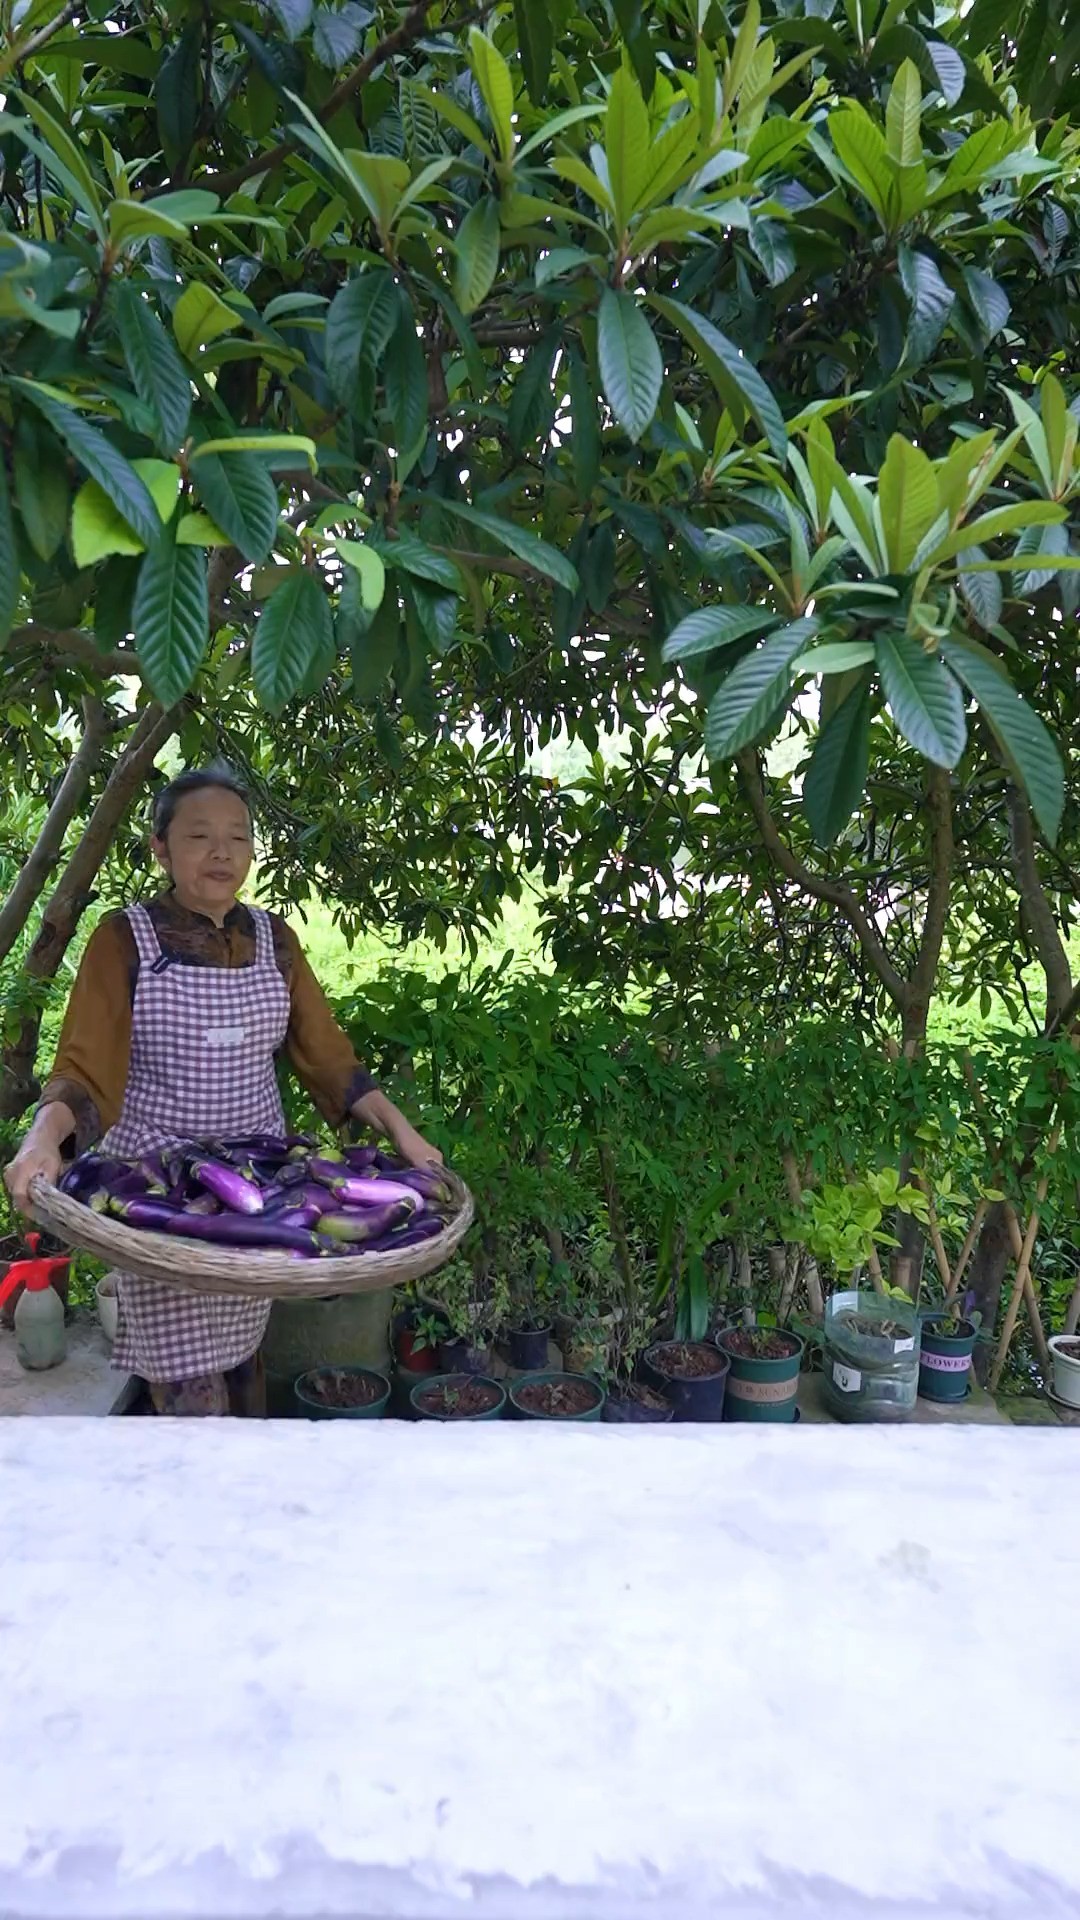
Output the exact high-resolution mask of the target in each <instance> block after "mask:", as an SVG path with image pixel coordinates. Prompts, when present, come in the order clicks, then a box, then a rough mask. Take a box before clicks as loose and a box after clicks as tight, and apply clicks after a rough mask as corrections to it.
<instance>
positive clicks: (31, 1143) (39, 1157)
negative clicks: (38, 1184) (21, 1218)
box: [4, 1139, 63, 1215]
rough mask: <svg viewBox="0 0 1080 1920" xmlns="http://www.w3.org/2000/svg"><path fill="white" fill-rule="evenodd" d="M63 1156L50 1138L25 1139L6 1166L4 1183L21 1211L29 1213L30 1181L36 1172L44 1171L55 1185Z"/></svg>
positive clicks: (47, 1178) (46, 1176)
mask: <svg viewBox="0 0 1080 1920" xmlns="http://www.w3.org/2000/svg"><path fill="white" fill-rule="evenodd" d="M62 1166H63V1156H62V1154H61V1152H60V1149H59V1147H54V1146H53V1145H52V1142H51V1141H49V1140H33V1139H29V1140H24V1141H23V1144H22V1146H21V1147H20V1148H19V1151H18V1153H17V1154H16V1155H15V1158H14V1160H12V1161H10V1162H9V1164H8V1165H7V1166H6V1167H5V1168H4V1185H5V1186H6V1188H7V1190H8V1192H9V1193H10V1195H11V1198H12V1200H13V1201H14V1203H15V1205H16V1207H17V1208H18V1210H19V1212H20V1213H23V1214H27V1215H29V1212H30V1199H29V1189H30V1182H31V1180H32V1179H33V1178H34V1175H35V1174H36V1173H43V1174H44V1176H45V1178H46V1180H49V1181H51V1182H52V1184H53V1185H54V1186H55V1185H56V1182H57V1180H58V1179H59V1178H60V1169H61V1167H62Z"/></svg>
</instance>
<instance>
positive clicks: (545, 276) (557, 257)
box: [534, 247, 602, 287]
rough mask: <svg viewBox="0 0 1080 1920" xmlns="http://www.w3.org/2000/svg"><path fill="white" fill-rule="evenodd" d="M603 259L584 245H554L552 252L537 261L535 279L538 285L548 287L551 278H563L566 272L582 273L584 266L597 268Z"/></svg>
mask: <svg viewBox="0 0 1080 1920" xmlns="http://www.w3.org/2000/svg"><path fill="white" fill-rule="evenodd" d="M601 264H602V263H601V261H600V260H599V258H598V257H597V255H596V254H594V253H586V252H585V249H584V247H552V249H551V252H550V253H545V254H544V256H543V258H542V259H540V260H538V261H537V263H536V273H535V276H534V277H535V280H536V284H537V287H546V286H547V285H548V283H549V281H551V280H559V279H561V277H562V275H563V274H564V273H580V271H581V269H582V268H583V267H592V268H596V267H599V266H600V265H601Z"/></svg>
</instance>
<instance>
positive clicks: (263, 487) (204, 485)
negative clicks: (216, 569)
mask: <svg viewBox="0 0 1080 1920" xmlns="http://www.w3.org/2000/svg"><path fill="white" fill-rule="evenodd" d="M191 477H192V480H193V481H194V483H195V486H196V489H197V490H198V494H199V497H200V499H201V500H202V503H203V505H204V507H205V508H206V511H207V513H208V514H209V515H210V518H211V520H212V521H213V522H214V525H215V526H218V527H220V528H221V531H222V533H227V534H228V536H229V539H230V540H231V541H232V543H233V545H234V546H235V547H239V549H240V551H241V553H242V554H243V555H244V558H245V559H246V560H253V561H255V562H256V564H258V563H260V562H261V561H263V560H266V559H268V558H269V556H270V554H271V553H272V552H273V548H274V541H275V540H276V539H277V530H278V496H277V488H276V487H275V485H274V482H273V480H272V479H271V477H270V475H269V474H268V473H267V471H266V468H265V467H264V466H263V464H262V462H261V460H259V459H257V458H256V456H255V455H254V454H252V453H207V454H200V453H199V449H198V448H197V447H196V449H195V454H194V456H193V458H192V462H191Z"/></svg>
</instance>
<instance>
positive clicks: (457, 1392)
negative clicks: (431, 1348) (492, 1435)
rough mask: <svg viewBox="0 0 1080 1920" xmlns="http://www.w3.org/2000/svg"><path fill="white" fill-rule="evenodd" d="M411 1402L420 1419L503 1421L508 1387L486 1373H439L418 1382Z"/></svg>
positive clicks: (416, 1415)
mask: <svg viewBox="0 0 1080 1920" xmlns="http://www.w3.org/2000/svg"><path fill="white" fill-rule="evenodd" d="M440 1400H441V1401H442V1405H441V1407H440V1405H439V1402H440ZM409 1405H410V1407H411V1409H412V1413H413V1417H414V1418H415V1419H417V1420H441V1421H446V1422H453V1421H457V1420H501V1419H502V1417H503V1414H504V1413H505V1412H506V1389H505V1387H502V1386H500V1384H499V1382H498V1381H497V1380H491V1379H489V1378H488V1376H487V1375H486V1374H482V1373H436V1374H433V1375H432V1377H431V1379H429V1380H421V1381H419V1382H418V1384H417V1385H416V1386H415V1387H414V1388H413V1390H412V1392H411V1393H410V1395H409Z"/></svg>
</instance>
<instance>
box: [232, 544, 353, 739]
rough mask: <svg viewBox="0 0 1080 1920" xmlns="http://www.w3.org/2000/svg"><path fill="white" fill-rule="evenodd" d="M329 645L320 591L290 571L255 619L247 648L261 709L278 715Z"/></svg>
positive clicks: (299, 571)
mask: <svg viewBox="0 0 1080 1920" xmlns="http://www.w3.org/2000/svg"><path fill="white" fill-rule="evenodd" d="M333 645H334V634H333V621H332V620H331V617H330V607H329V603H328V601H327V598H326V595H325V593H324V592H323V590H322V587H321V586H320V585H319V582H318V580H317V579H316V578H315V576H314V574H311V573H309V572H308V571H307V569H306V568H305V567H292V568H290V569H289V572H288V576H287V578H286V579H285V580H283V581H282V584H281V585H280V587H278V588H276V589H275V591H274V592H273V593H272V594H271V596H270V599H269V600H268V602H267V604H266V606H265V608H264V609H263V611H262V613H261V614H260V615H259V618H258V621H257V623H256V627H255V638H254V640H253V641H252V646H251V676H252V679H253V681H254V683H255V692H256V693H257V695H258V697H259V699H260V701H261V702H262V704H263V706H264V707H267V708H268V709H269V711H270V712H271V713H280V712H281V710H282V708H283V707H284V706H286V705H287V704H288V702H289V701H290V700H291V699H292V697H293V695H294V694H295V693H297V692H299V690H300V688H301V686H302V685H303V683H304V681H305V679H306V678H307V676H308V674H309V673H310V672H311V669H312V667H313V666H314V664H315V662H316V661H317V660H318V659H319V657H320V656H321V655H323V654H325V653H326V652H327V651H328V650H331V651H332V649H333Z"/></svg>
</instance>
